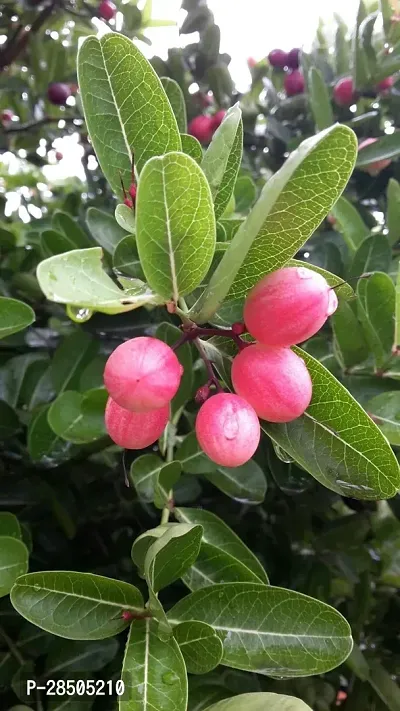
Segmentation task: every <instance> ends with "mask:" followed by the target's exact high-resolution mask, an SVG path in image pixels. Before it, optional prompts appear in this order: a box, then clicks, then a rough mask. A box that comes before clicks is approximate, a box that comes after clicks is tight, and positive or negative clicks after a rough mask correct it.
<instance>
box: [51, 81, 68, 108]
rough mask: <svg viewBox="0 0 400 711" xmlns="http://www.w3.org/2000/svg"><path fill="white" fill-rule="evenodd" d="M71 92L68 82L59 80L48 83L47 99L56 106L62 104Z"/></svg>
mask: <svg viewBox="0 0 400 711" xmlns="http://www.w3.org/2000/svg"><path fill="white" fill-rule="evenodd" d="M71 94H72V92H71V89H70V87H69V86H68V84H62V83H61V82H55V83H54V84H49V86H48V89H47V97H48V99H49V101H51V103H52V104H55V105H56V106H64V105H65V103H66V101H67V99H69V97H70V96H71Z"/></svg>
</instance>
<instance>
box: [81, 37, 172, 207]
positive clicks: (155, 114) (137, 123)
mask: <svg viewBox="0 0 400 711" xmlns="http://www.w3.org/2000/svg"><path fill="white" fill-rule="evenodd" d="M78 81H79V86H80V92H81V98H82V105H83V110H84V114H85V119H86V123H87V127H88V130H89V135H90V138H91V141H92V143H93V147H94V150H95V151H96V156H97V158H98V161H99V163H100V166H101V169H102V171H103V173H104V175H105V176H106V178H107V180H108V182H109V183H110V185H111V187H112V189H113V190H114V192H115V193H116V194H117V195H122V190H121V179H122V180H123V183H124V185H129V184H130V181H131V170H132V155H133V154H134V156H135V166H136V167H137V169H138V170H139V172H140V171H141V170H142V168H143V166H144V164H145V163H146V161H147V160H148V159H149V158H151V157H152V156H155V155H162V154H163V153H167V152H168V151H179V150H180V149H181V141H180V137H179V130H178V126H177V123H176V119H175V116H174V114H173V111H172V108H171V105H170V103H169V101H168V98H167V96H166V94H165V91H164V89H163V87H162V84H161V82H160V80H159V78H158V76H157V74H156V73H155V71H154V69H153V67H152V66H151V64H150V63H149V62H148V61H147V59H145V57H144V56H143V54H142V53H141V52H140V50H139V49H138V48H137V47H136V46H135V45H134V44H133V42H132V41H131V40H130V39H128V37H123V36H122V35H121V34H114V33H108V34H106V35H105V36H103V37H102V38H101V39H97V38H96V37H87V38H86V39H85V40H84V42H83V43H82V45H81V47H80V50H79V53H78ZM106 137H107V138H106Z"/></svg>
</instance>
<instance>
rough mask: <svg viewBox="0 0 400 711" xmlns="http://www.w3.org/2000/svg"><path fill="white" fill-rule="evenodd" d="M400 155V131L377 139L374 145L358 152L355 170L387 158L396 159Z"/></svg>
mask: <svg viewBox="0 0 400 711" xmlns="http://www.w3.org/2000/svg"><path fill="white" fill-rule="evenodd" d="M398 155H400V131H395V132H394V133H390V134H389V135H386V136H382V137H381V138H378V140H377V141H376V142H375V143H371V144H370V145H369V146H365V148H362V149H361V151H359V152H358V157H357V163H356V167H357V168H362V167H364V166H366V165H369V164H370V163H374V162H375V161H378V160H385V159H387V158H397V156H398Z"/></svg>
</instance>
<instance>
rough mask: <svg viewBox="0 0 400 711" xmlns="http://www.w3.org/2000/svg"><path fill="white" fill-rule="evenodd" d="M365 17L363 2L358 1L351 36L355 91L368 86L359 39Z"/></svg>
mask: <svg viewBox="0 0 400 711" xmlns="http://www.w3.org/2000/svg"><path fill="white" fill-rule="evenodd" d="M366 17H367V10H366V8H365V5H364V2H363V0H360V3H359V6H358V12H357V20H356V26H355V28H354V34H353V81H354V86H355V88H356V89H363V88H364V87H365V86H366V85H367V84H368V63H367V57H366V55H365V52H364V48H363V46H362V43H361V37H360V26H361V23H362V22H363V20H365V18H366Z"/></svg>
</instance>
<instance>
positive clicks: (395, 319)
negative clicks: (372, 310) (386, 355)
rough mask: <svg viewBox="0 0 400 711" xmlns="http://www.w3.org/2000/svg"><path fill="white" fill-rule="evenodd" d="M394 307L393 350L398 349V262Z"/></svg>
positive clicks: (399, 291)
mask: <svg viewBox="0 0 400 711" xmlns="http://www.w3.org/2000/svg"><path fill="white" fill-rule="evenodd" d="M395 299H396V301H395V309H394V343H393V352H394V353H397V351H400V262H399V264H398V265H397V279H396V297H395Z"/></svg>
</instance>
